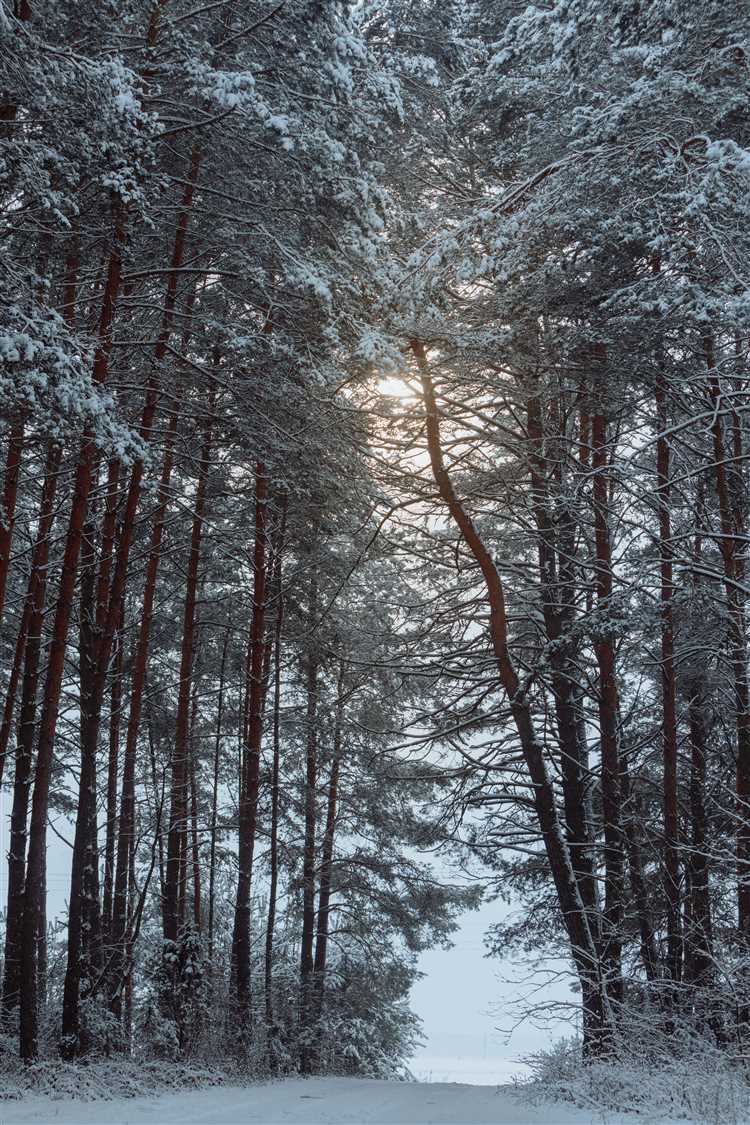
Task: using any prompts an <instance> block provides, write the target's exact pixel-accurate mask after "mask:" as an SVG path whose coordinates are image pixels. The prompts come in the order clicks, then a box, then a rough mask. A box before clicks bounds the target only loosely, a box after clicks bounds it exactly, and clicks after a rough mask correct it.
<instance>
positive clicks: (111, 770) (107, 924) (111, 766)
mask: <svg viewBox="0 0 750 1125" xmlns="http://www.w3.org/2000/svg"><path fill="white" fill-rule="evenodd" d="M124 618H125V606H124V604H123V605H121V608H120V623H119V626H118V631H117V639H116V650H115V658H114V665H113V668H112V679H111V685H110V696H109V758H108V761H107V835H106V840H105V846H104V893H103V900H102V925H103V928H104V932H105V934H106V936H107V944H108V945H109V942H110V939H111V936H112V895H113V892H114V879H115V841H116V839H117V771H118V767H119V761H120V711H121V708H122V676H123V653H124V648H125V646H124V633H125V620H124Z"/></svg>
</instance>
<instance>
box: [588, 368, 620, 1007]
mask: <svg viewBox="0 0 750 1125" xmlns="http://www.w3.org/2000/svg"><path fill="white" fill-rule="evenodd" d="M595 353H596V354H595V359H594V362H595V366H596V370H595V374H594V398H595V406H594V413H593V415H592V419H591V445H592V459H591V465H592V470H593V505H594V536H595V541H596V564H595V573H596V605H597V615H598V618H599V619H598V620H597V624H596V636H595V641H594V652H595V654H596V663H597V667H598V670H599V692H598V695H599V699H598V703H599V737H600V742H601V759H602V774H601V777H602V817H603V821H604V872H605V874H604V927H603V950H602V958H603V964H604V970H605V972H606V974H607V982H608V983H607V989H608V992H609V995H610V996H611V997H612V999H613V1000H616V1001H619V1000H621V999H622V923H623V913H624V851H625V848H624V840H623V834H622V823H621V820H622V812H621V805H622V799H621V793H620V755H619V748H618V724H617V716H618V709H619V700H618V690H617V675H616V670H615V635H614V630H613V627H612V625H610V624H609V619H610V617H611V615H612V613H613V609H614V607H613V604H612V545H611V541H610V532H609V525H608V519H607V511H608V506H609V497H608V488H607V483H608V443H607V419H606V417H605V414H604V405H603V404H604V367H605V364H606V353H605V351H604V348H603V347H599V346H597V348H596V349H595Z"/></svg>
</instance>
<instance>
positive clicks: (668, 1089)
mask: <svg viewBox="0 0 750 1125" xmlns="http://www.w3.org/2000/svg"><path fill="white" fill-rule="evenodd" d="M524 1061H525V1062H526V1063H527V1064H528V1065H529V1066H530V1067H531V1071H532V1077H531V1079H530V1081H529V1083H528V1084H527V1085H526V1086H524V1087H523V1096H524V1097H526V1098H529V1099H530V1100H532V1101H534V1102H537V1101H548V1100H549V1101H567V1102H572V1103H574V1104H575V1105H577V1106H581V1107H582V1108H585V1109H588V1110H595V1111H597V1112H602V1113H608V1112H616V1111H619V1112H623V1111H625V1112H627V1113H632V1114H637V1115H639V1116H641V1115H643V1116H644V1117H646V1118H647V1119H648V1120H649V1121H655V1120H658V1119H659V1118H661V1117H664V1118H668V1119H669V1120H672V1121H674V1120H680V1119H683V1118H684V1119H687V1120H689V1121H691V1122H696V1123H698V1122H700V1123H704V1122H705V1123H706V1125H741V1123H742V1122H745V1121H747V1120H748V1119H749V1116H750V1085H748V1081H747V1073H746V1071H745V1069H744V1067H743V1065H742V1060H741V1059H738V1058H732V1056H731V1055H729V1054H727V1052H726V1051H725V1050H720V1049H719V1048H718V1047H716V1045H715V1044H713V1043H712V1042H710V1041H709V1040H708V1039H707V1038H704V1037H700V1036H698V1035H696V1034H694V1033H691V1032H690V1031H688V1030H686V1029H678V1030H677V1031H675V1033H674V1034H673V1035H666V1034H664V1033H662V1032H661V1031H654V1032H653V1034H652V1035H644V1036H643V1037H642V1038H641V1039H640V1040H632V1041H631V1042H629V1044H628V1048H627V1053H625V1052H623V1053H622V1054H621V1055H620V1057H619V1058H615V1057H613V1058H606V1059H598V1060H590V1061H588V1062H586V1063H584V1062H583V1059H582V1051H581V1043H580V1041H579V1040H577V1039H573V1038H569V1039H561V1040H559V1041H558V1042H556V1043H554V1044H553V1045H552V1046H551V1047H550V1048H549V1049H548V1050H545V1051H540V1052H538V1053H537V1054H534V1055H531V1056H529V1057H528V1058H526V1059H525V1060H524Z"/></svg>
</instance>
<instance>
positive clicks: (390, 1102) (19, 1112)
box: [0, 1078, 687, 1125]
mask: <svg viewBox="0 0 750 1125" xmlns="http://www.w3.org/2000/svg"><path fill="white" fill-rule="evenodd" d="M603 1120H606V1125H626V1123H629V1125H633V1123H634V1122H639V1123H640V1125H647V1121H648V1119H647V1118H646V1117H644V1116H641V1117H639V1118H632V1117H627V1116H617V1115H615V1116H613V1115H611V1114H607V1115H606V1118H603V1117H602V1114H601V1112H599V1113H593V1114H592V1113H588V1112H584V1111H582V1110H576V1109H573V1108H570V1107H568V1106H562V1105H550V1104H549V1103H546V1104H543V1105H541V1104H540V1105H529V1104H527V1103H525V1102H524V1100H523V1099H522V1097H521V1096H520V1095H519V1094H518V1092H516V1091H514V1090H513V1089H512V1088H509V1087H505V1088H502V1087H494V1086H485V1085H473V1086H470V1085H455V1084H451V1085H449V1084H442V1083H432V1084H427V1083H414V1082H380V1081H375V1080H372V1079H364V1078H361V1079H357V1078H310V1079H301V1078H293V1079H288V1080H286V1081H283V1082H269V1083H263V1084H262V1085H258V1086H250V1087H237V1086H224V1087H213V1088H210V1089H203V1090H191V1091H189V1092H186V1093H183V1094H162V1095H160V1096H158V1097H137V1098H129V1099H120V1100H118V1101H89V1102H82V1101H78V1100H75V1099H69V1098H66V1099H62V1100H54V1099H51V1098H46V1097H45V1098H42V1097H29V1098H25V1099H24V1100H23V1101H20V1102H4V1103H2V1102H0V1125H22V1123H25V1125H31V1123H36V1125H141V1123H145V1122H154V1123H158V1125H197V1123H202V1125H568V1123H571V1125H602V1121H603ZM660 1121H661V1125H667V1123H666V1122H665V1121H663V1119H660ZM681 1125H687V1123H686V1122H685V1121H684V1120H683V1121H682V1122H681Z"/></svg>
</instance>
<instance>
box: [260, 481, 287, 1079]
mask: <svg viewBox="0 0 750 1125" xmlns="http://www.w3.org/2000/svg"><path fill="white" fill-rule="evenodd" d="M286 513H287V497H286V494H284V495H283V496H282V498H281V518H280V523H279V533H278V541H277V545H276V554H275V559H274V569H273V596H274V598H275V600H276V622H275V625H274V632H273V764H272V767H271V825H270V844H269V860H268V862H269V867H270V872H269V880H270V881H269V887H268V917H267V919H266V943H265V966H264V968H265V977H264V993H265V1001H266V1040H267V1043H268V1064H269V1066H270V1067H271V1069H272V1070H273V1069H274V1068H275V1066H276V1058H275V1048H274V1041H275V1038H276V1026H275V1018H274V1003H273V967H274V931H275V926H276V900H277V895H278V886H279V768H280V759H281V636H282V631H283V628H284V588H283V580H282V565H283V552H284V537H285V531H286Z"/></svg>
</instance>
